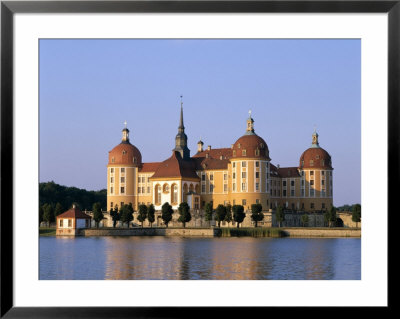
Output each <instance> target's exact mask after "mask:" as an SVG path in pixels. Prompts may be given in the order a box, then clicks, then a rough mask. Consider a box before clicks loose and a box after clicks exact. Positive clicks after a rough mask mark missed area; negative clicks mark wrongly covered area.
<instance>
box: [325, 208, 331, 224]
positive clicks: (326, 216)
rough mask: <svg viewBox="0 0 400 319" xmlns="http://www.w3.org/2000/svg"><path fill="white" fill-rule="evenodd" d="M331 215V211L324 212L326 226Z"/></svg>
mask: <svg viewBox="0 0 400 319" xmlns="http://www.w3.org/2000/svg"><path fill="white" fill-rule="evenodd" d="M330 216H331V214H330V212H329V211H326V212H325V213H324V225H325V227H326V226H329V220H330Z"/></svg>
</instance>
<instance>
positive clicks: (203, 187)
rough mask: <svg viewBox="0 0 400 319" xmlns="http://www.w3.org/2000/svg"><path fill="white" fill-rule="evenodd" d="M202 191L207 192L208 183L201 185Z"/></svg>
mask: <svg viewBox="0 0 400 319" xmlns="http://www.w3.org/2000/svg"><path fill="white" fill-rule="evenodd" d="M201 192H202V193H205V192H206V185H204V184H203V185H201Z"/></svg>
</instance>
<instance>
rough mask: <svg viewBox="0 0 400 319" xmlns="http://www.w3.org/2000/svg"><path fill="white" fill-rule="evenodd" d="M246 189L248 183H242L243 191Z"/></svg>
mask: <svg viewBox="0 0 400 319" xmlns="http://www.w3.org/2000/svg"><path fill="white" fill-rule="evenodd" d="M245 190H246V183H242V191H245Z"/></svg>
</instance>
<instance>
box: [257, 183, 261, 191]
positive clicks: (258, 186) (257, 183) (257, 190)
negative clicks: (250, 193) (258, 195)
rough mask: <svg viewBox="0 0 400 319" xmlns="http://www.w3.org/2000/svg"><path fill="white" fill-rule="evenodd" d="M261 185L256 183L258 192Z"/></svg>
mask: <svg viewBox="0 0 400 319" xmlns="http://www.w3.org/2000/svg"><path fill="white" fill-rule="evenodd" d="M259 185H260V184H259V183H256V191H258V189H259V188H260V186H259Z"/></svg>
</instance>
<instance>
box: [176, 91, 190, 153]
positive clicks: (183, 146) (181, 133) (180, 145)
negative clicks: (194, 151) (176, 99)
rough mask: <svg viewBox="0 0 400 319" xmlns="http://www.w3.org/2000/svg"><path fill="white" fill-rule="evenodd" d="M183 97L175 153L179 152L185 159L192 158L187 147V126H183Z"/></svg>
mask: <svg viewBox="0 0 400 319" xmlns="http://www.w3.org/2000/svg"><path fill="white" fill-rule="evenodd" d="M182 97H183V96H182V95H181V116H180V119H179V126H178V134H177V135H176V137H175V148H174V149H173V151H174V152H179V153H180V154H181V156H182V158H183V159H189V158H190V150H189V149H188V147H187V136H186V134H185V126H184V125H183V102H182Z"/></svg>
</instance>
